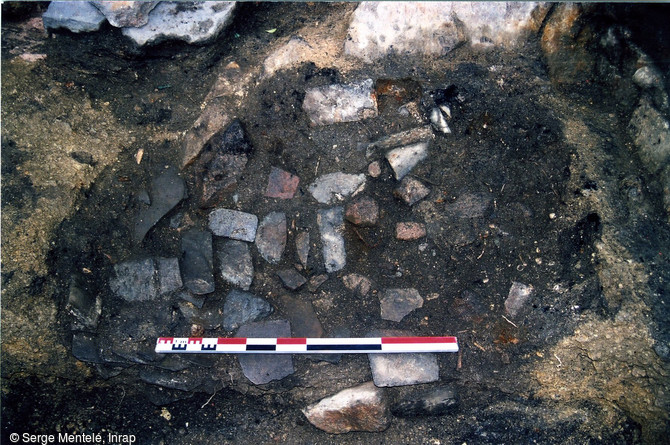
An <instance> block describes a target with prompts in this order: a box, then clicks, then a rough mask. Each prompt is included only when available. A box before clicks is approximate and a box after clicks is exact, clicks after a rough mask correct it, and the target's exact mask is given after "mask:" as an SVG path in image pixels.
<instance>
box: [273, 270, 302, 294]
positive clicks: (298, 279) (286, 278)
mask: <svg viewBox="0 0 670 445" xmlns="http://www.w3.org/2000/svg"><path fill="white" fill-rule="evenodd" d="M277 275H279V278H281V281H282V283H284V286H286V287H288V288H289V289H291V290H296V289H299V288H300V287H301V286H302V285H303V284H305V283H306V282H307V279H306V278H305V277H303V276H302V275H301V274H300V272H298V271H297V270H295V269H283V270H280V271H279V272H277Z"/></svg>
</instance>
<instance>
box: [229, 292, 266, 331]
mask: <svg viewBox="0 0 670 445" xmlns="http://www.w3.org/2000/svg"><path fill="white" fill-rule="evenodd" d="M272 311H273V309H272V306H270V303H268V302H267V301H266V300H264V299H263V298H260V297H257V296H255V295H253V294H250V293H248V292H242V291H239V290H237V289H233V290H231V291H230V292H229V293H228V296H227V297H226V302H225V303H224V304H223V329H225V330H226V331H234V330H235V329H237V328H238V327H240V326H241V325H243V324H245V323H248V322H250V321H259V320H262V319H264V318H265V317H267V316H269V315H270V314H271V313H272Z"/></svg>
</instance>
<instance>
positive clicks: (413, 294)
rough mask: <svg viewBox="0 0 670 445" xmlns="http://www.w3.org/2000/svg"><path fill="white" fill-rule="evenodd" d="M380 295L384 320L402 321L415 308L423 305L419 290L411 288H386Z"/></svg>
mask: <svg viewBox="0 0 670 445" xmlns="http://www.w3.org/2000/svg"><path fill="white" fill-rule="evenodd" d="M382 295H383V297H380V299H379V301H380V303H381V316H382V318H383V319H384V320H391V321H397V322H399V321H401V320H402V319H403V318H405V316H406V315H407V314H409V313H410V312H412V311H413V310H414V309H418V308H420V307H422V306H423V298H421V295H419V291H418V290H416V289H414V288H409V289H386V290H385V291H384V292H383V293H382Z"/></svg>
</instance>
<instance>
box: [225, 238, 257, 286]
mask: <svg viewBox="0 0 670 445" xmlns="http://www.w3.org/2000/svg"><path fill="white" fill-rule="evenodd" d="M219 267H220V268H221V277H222V278H223V279H224V280H226V281H227V282H229V283H230V284H232V285H234V286H238V287H240V288H242V289H244V290H249V287H250V286H251V282H252V281H253V279H254V263H253V261H252V259H251V252H250V251H249V245H248V244H247V243H245V242H244V241H236V240H228V241H226V242H224V243H223V244H222V245H221V248H220V249H219Z"/></svg>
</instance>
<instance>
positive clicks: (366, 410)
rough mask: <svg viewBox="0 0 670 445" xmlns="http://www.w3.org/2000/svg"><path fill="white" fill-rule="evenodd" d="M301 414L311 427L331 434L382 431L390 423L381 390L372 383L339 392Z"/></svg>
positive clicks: (386, 403) (387, 408) (386, 405)
mask: <svg viewBox="0 0 670 445" xmlns="http://www.w3.org/2000/svg"><path fill="white" fill-rule="evenodd" d="M302 412H303V414H304V415H305V417H306V418H307V420H309V422H310V423H311V424H312V425H314V426H315V427H317V428H319V429H321V430H323V431H326V432H328V433H331V434H342V433H348V432H350V431H369V432H378V431H384V430H385V429H386V428H388V426H389V424H390V420H391V419H390V415H389V407H388V400H387V398H386V396H385V394H384V391H383V390H382V389H380V388H377V387H375V385H374V384H373V383H372V382H367V383H363V384H362V385H358V386H355V387H353V388H349V389H345V390H343V391H340V392H338V393H337V394H335V395H332V396H330V397H326V398H325V399H322V400H321V401H319V402H317V403H314V404H312V405H309V406H307V407H306V408H305V409H303V410H302Z"/></svg>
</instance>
